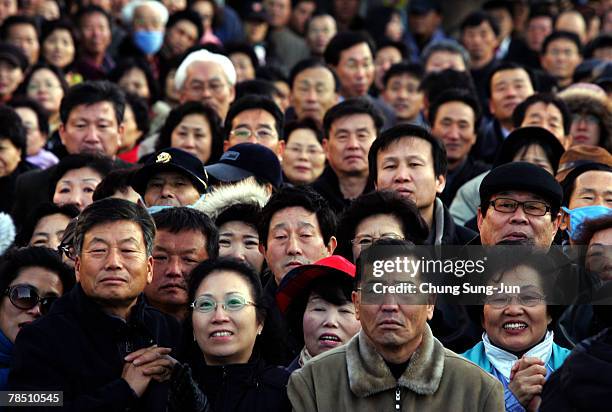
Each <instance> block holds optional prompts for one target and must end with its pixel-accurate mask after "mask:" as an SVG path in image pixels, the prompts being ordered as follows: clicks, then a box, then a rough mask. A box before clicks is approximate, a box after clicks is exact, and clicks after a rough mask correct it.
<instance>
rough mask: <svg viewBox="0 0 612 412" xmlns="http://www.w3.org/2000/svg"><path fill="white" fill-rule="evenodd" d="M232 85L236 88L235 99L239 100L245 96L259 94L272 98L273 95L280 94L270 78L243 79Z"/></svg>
mask: <svg viewBox="0 0 612 412" xmlns="http://www.w3.org/2000/svg"><path fill="white" fill-rule="evenodd" d="M234 87H235V89H236V94H235V96H236V97H235V98H236V100H240V99H242V98H243V97H246V96H261V97H265V98H267V99H270V100H273V99H274V97H275V96H278V95H279V94H280V91H279V90H278V89H277V88H276V86H275V85H274V83H272V82H271V81H270V80H263V79H251V80H243V81H241V82H239V83H236V86H234ZM236 100H235V101H236Z"/></svg>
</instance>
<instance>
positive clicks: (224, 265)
mask: <svg viewBox="0 0 612 412" xmlns="http://www.w3.org/2000/svg"><path fill="white" fill-rule="evenodd" d="M217 271H226V272H235V273H237V274H238V275H240V276H241V277H242V278H243V279H245V280H246V281H247V283H248V285H249V289H250V290H251V294H252V295H253V302H255V313H256V318H257V322H258V323H259V324H263V322H264V319H265V318H266V312H267V310H266V309H267V308H266V304H265V302H264V296H263V288H262V287H261V281H260V279H259V275H258V274H257V273H256V272H255V270H253V268H252V267H251V266H249V265H248V264H247V263H245V262H242V261H241V260H238V259H236V258H232V257H220V258H217V259H208V260H205V261H204V262H202V263H200V264H199V265H197V266H196V267H195V268H193V270H192V271H191V275H190V278H189V287H188V299H189V300H188V302H189V303H191V302H193V301H194V300H195V299H196V297H197V296H196V295H195V294H196V292H197V290H198V288H199V287H200V285H201V284H202V282H203V281H204V279H206V278H207V277H208V276H209V275H210V274H212V273H213V272H217ZM190 311H192V310H190ZM186 324H187V325H188V326H187V327H188V328H189V327H191V322H186Z"/></svg>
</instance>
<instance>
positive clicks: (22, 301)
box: [4, 284, 59, 315]
mask: <svg viewBox="0 0 612 412" xmlns="http://www.w3.org/2000/svg"><path fill="white" fill-rule="evenodd" d="M4 296H8V298H9V300H10V301H11V303H12V304H13V306H15V307H16V308H17V309H22V310H30V309H32V308H33V307H35V306H36V305H38V304H40V313H42V314H43V315H46V314H47V313H48V312H49V310H50V309H51V306H52V305H53V303H54V302H55V301H56V300H57V299H59V296H57V295H51V296H44V297H41V296H40V294H39V293H38V289H36V288H35V287H34V286H32V285H27V284H19V285H13V286H10V287H8V288H6V290H5V291H4Z"/></svg>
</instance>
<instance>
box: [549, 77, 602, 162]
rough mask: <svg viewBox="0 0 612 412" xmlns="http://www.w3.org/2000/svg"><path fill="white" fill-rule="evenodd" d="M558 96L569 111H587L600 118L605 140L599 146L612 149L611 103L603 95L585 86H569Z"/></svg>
mask: <svg viewBox="0 0 612 412" xmlns="http://www.w3.org/2000/svg"><path fill="white" fill-rule="evenodd" d="M559 97H560V98H561V99H562V100H563V101H564V102H565V104H567V107H568V108H569V111H570V113H572V114H574V113H584V112H586V113H589V114H593V115H595V116H597V117H598V118H599V119H601V122H602V125H603V128H604V129H605V130H603V131H602V132H603V133H602V137H603V138H604V139H605V142H602V144H601V146H602V147H604V148H605V149H607V150H608V151H612V104H611V103H610V102H609V101H608V100H607V98H606V97H605V95H600V94H598V93H595V92H594V91H592V90H589V89H586V88H570V89H567V90H564V91H562V92H561V93H559Z"/></svg>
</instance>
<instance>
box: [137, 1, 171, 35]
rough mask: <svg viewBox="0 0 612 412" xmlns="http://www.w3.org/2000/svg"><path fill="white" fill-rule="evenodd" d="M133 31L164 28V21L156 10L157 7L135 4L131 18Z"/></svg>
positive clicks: (161, 29)
mask: <svg viewBox="0 0 612 412" xmlns="http://www.w3.org/2000/svg"><path fill="white" fill-rule="evenodd" d="M132 30H133V31H140V30H146V31H161V32H163V31H164V30H165V26H164V23H163V21H162V19H161V17H160V15H159V13H158V12H157V9H155V8H153V7H152V6H150V5H148V4H143V5H140V6H136V8H135V9H134V18H133V20H132Z"/></svg>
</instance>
